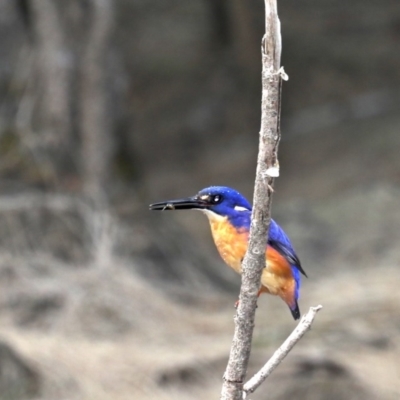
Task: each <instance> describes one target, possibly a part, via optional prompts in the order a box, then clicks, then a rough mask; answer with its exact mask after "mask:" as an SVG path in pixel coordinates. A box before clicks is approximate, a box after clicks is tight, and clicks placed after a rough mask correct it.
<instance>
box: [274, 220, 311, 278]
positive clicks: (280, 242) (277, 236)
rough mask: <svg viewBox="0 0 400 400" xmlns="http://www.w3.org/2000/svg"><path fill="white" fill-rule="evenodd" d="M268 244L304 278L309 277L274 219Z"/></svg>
mask: <svg viewBox="0 0 400 400" xmlns="http://www.w3.org/2000/svg"><path fill="white" fill-rule="evenodd" d="M268 244H269V245H270V246H271V247H272V248H274V249H275V250H276V251H278V252H279V253H280V254H282V255H283V256H284V257H285V258H286V259H287V260H288V261H289V263H290V265H292V266H293V267H295V268H297V269H298V270H299V271H300V272H301V273H302V274H303V275H304V276H307V274H306V273H305V272H304V270H303V268H302V266H301V263H300V260H299V258H298V257H297V254H296V252H295V251H294V249H293V246H292V243H291V242H290V240H289V238H288V237H287V235H286V233H285V232H284V231H283V229H282V228H281V227H280V226H279V225H278V224H277V223H276V222H275V221H274V220H273V219H271V223H270V225H269V232H268Z"/></svg>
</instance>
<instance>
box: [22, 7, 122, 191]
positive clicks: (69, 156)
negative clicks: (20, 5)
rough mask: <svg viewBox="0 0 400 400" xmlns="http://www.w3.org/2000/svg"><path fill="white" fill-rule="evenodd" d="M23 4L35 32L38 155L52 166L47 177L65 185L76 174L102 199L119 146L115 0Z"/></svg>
mask: <svg viewBox="0 0 400 400" xmlns="http://www.w3.org/2000/svg"><path fill="white" fill-rule="evenodd" d="M24 4H25V5H27V6H28V7H26V9H27V10H28V12H29V13H30V15H29V20H30V21H31V23H30V25H31V26H32V30H33V41H32V46H33V54H34V59H35V61H34V65H35V67H34V69H33V71H32V76H33V77H34V84H33V87H34V89H33V90H34V98H35V105H34V108H35V113H34V115H35V116H34V125H35V126H34V128H35V129H34V130H35V132H38V133H37V134H36V137H37V139H36V141H37V142H39V147H40V149H41V150H40V151H41V157H40V159H41V161H43V160H45V163H46V164H47V167H48V164H51V168H52V169H53V171H52V174H51V175H52V178H53V179H52V181H51V182H46V183H51V184H55V185H57V186H59V185H60V183H61V186H63V183H64V179H65V178H69V177H71V176H74V175H78V176H79V177H80V178H81V180H79V183H80V187H82V189H83V191H84V193H85V194H87V195H89V196H90V197H92V198H94V197H98V196H100V194H101V193H102V192H104V188H103V186H104V184H105V182H106V176H107V171H109V169H110V163H111V156H112V149H113V139H112V134H111V131H112V128H113V122H114V121H113V119H114V115H115V113H114V112H113V111H114V110H113V109H110V107H109V93H110V90H111V88H110V85H108V82H107V80H108V79H107V78H108V77H109V74H108V71H107V68H108V65H107V57H108V56H109V55H110V51H109V50H110V37H111V35H112V28H113V19H114V14H113V7H112V6H113V0H86V1H83V0H71V1H68V2H63V1H58V0H57V1H55V0H29V1H25V2H24ZM78 143H81V151H79V150H78V151H77V145H78ZM67 181H68V179H67ZM75 181H76V179H75ZM64 188H65V187H64Z"/></svg>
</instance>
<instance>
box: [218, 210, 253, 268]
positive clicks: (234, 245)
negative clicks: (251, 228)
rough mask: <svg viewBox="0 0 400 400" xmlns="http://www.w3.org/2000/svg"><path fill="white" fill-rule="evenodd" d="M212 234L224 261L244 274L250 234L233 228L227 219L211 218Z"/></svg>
mask: <svg viewBox="0 0 400 400" xmlns="http://www.w3.org/2000/svg"><path fill="white" fill-rule="evenodd" d="M210 225H211V232H212V235H213V238H214V242H215V245H216V246H217V249H218V252H219V254H220V255H221V257H222V259H223V260H224V261H225V262H226V263H227V264H228V265H229V266H230V267H231V268H233V269H234V270H235V271H236V272H238V273H239V274H240V273H242V260H243V257H244V255H245V254H246V250H247V241H248V237H249V234H248V232H247V231H246V230H245V229H242V230H240V229H237V228H235V227H234V226H232V225H231V224H230V223H229V221H228V218H227V217H219V218H215V219H214V218H213V219H211V218H210Z"/></svg>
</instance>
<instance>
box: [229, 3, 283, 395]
mask: <svg viewBox="0 0 400 400" xmlns="http://www.w3.org/2000/svg"><path fill="white" fill-rule="evenodd" d="M265 23H266V32H265V36H264V38H263V41H262V104H261V107H262V116H261V129H260V138H259V140H260V142H259V151H258V158H257V171H256V180H255V187H254V200H253V213H252V221H251V227H250V239H249V247H248V251H247V254H246V256H245V258H244V261H243V275H242V286H241V289H240V295H239V300H240V303H239V307H238V310H237V314H236V318H235V333H234V337H233V343H232V347H231V352H230V356H229V361H228V366H227V368H226V371H225V375H224V384H223V386H222V394H221V398H222V399H223V400H239V399H242V397H243V382H244V379H245V377H246V371H247V365H248V361H249V357H250V351H251V341H252V336H253V329H254V318H255V311H256V305H257V292H258V289H259V287H260V279H261V272H262V269H263V268H264V266H265V247H266V244H267V240H268V228H269V223H270V218H271V200H272V184H273V178H272V177H271V176H270V175H269V173H268V171H269V170H270V169H271V168H276V167H277V166H278V160H277V149H278V143H279V139H280V133H279V115H280V74H279V72H278V71H279V66H280V55H281V36H280V21H279V18H278V13H277V2H276V0H265Z"/></svg>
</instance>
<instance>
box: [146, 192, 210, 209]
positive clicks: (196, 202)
mask: <svg viewBox="0 0 400 400" xmlns="http://www.w3.org/2000/svg"><path fill="white" fill-rule="evenodd" d="M208 205H209V204H208V203H207V202H206V201H204V200H201V199H199V198H198V197H196V196H194V197H188V198H186V199H178V200H168V201H162V202H160V203H154V204H150V205H149V208H150V210H158V211H164V210H191V209H204V208H206V207H207V206H208Z"/></svg>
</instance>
